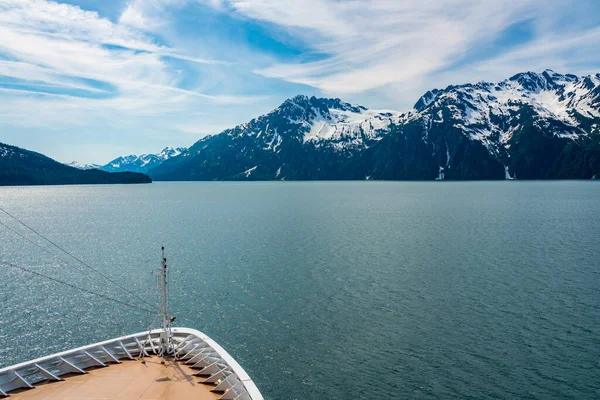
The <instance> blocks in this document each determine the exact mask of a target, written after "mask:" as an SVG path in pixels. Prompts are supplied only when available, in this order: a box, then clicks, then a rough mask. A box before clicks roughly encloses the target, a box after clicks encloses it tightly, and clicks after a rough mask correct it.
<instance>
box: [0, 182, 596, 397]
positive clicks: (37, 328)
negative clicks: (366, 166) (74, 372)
mask: <svg viewBox="0 0 600 400" xmlns="http://www.w3.org/2000/svg"><path fill="white" fill-rule="evenodd" d="M0 205H1V206H2V207H4V208H6V209H7V210H9V212H11V213H13V214H14V215H16V216H18V217H19V218H21V219H23V220H24V221H26V222H27V223H28V224H30V225H31V226H32V227H34V228H35V229H36V230H38V231H39V232H41V233H43V234H44V235H47V236H48V237H49V238H51V239H52V240H53V241H55V242H57V243H59V244H60V245H61V246H63V247H64V248H66V249H68V250H69V251H71V252H72V253H73V254H74V255H76V256H77V257H80V258H81V259H83V260H85V261H87V262H88V263H89V264H90V265H91V266H93V267H94V268H97V269H98V270H100V271H102V272H103V273H106V274H109V275H110V276H111V277H113V278H114V279H118V280H119V282H121V283H122V284H123V285H127V286H128V287H130V288H131V290H133V291H135V293H137V294H138V295H140V296H143V297H144V298H146V299H148V301H150V302H157V301H158V299H157V296H156V294H155V290H154V285H155V282H154V278H153V275H152V270H153V269H154V268H157V267H158V266H159V262H160V247H161V246H163V245H164V246H166V249H167V257H168V260H169V266H170V268H171V281H170V285H171V288H170V290H171V297H170V307H171V309H172V310H173V313H174V314H175V315H177V322H178V324H179V325H181V326H189V327H193V328H197V329H200V330H202V331H204V332H206V333H207V334H208V335H210V336H212V337H213V338H214V339H215V340H217V341H218V342H219V343H220V344H222V345H223V346H224V347H225V348H226V349H227V350H228V351H229V352H230V353H231V354H232V355H233V356H234V357H235V358H236V359H237V360H238V361H239V362H240V364H241V365H242V366H243V367H244V368H245V369H246V370H247V371H248V372H249V373H250V375H251V376H252V377H253V378H254V380H255V381H256V383H257V384H258V386H259V388H260V389H261V390H262V392H263V394H264V395H265V397H266V398H267V399H301V400H307V399H308V400H310V399H403V398H416V399H436V398H446V399H464V398H477V399H488V398H490V399H491V398H495V399H496V398H523V399H586V398H588V399H592V398H599V397H600V239H599V238H600V184H598V183H596V182H477V183H475V182H470V183H447V182H438V183H433V182H431V183H400V182H398V183H394V182H362V183H359V182H347V183H342V182H339V183H325V182H322V183H156V184H152V185H140V186H72V187H22V188H0ZM0 221H2V222H3V223H5V224H8V225H9V226H11V227H12V228H14V229H18V230H19V231H20V232H22V233H26V231H25V230H23V229H22V228H21V227H19V226H18V224H15V223H14V222H11V221H10V219H9V218H7V217H6V215H0ZM28 237H29V238H30V239H31V240H33V241H37V242H38V243H39V244H40V245H41V246H44V247H46V248H47V250H48V251H50V252H53V254H55V253H56V252H54V249H52V247H51V246H48V245H47V244H46V243H44V242H43V241H39V240H38V239H37V238H36V237H35V236H34V235H30V234H28ZM56 254H58V253H56ZM0 259H1V260H4V261H10V262H14V263H16V264H19V265H24V266H27V267H28V268H32V269H36V270H38V271H41V272H44V273H46V274H52V276H56V277H59V278H60V279H64V280H67V281H69V282H71V283H74V284H76V285H79V286H85V287H87V288H90V289H92V290H96V291H101V292H103V293H106V294H108V295H111V296H115V297H118V298H119V299H122V300H126V301H130V302H133V301H134V300H133V299H129V298H128V296H127V295H123V294H122V293H121V291H120V289H119V288H118V287H115V286H114V285H111V284H110V283H108V282H106V281H103V279H102V278H100V277H98V276H96V275H94V274H93V273H92V272H91V271H89V270H87V269H85V268H84V267H82V266H80V265H78V264H76V263H74V262H72V260H69V258H68V257H61V256H60V255H56V256H51V255H50V254H48V253H46V252H44V251H42V250H40V249H39V248H37V247H35V246H33V245H31V244H30V243H28V242H26V241H25V240H23V239H21V238H19V237H17V236H16V235H14V234H13V233H11V232H10V231H8V230H6V229H5V228H4V227H2V226H0ZM0 304H1V309H0V342H1V343H2V346H1V347H0V365H2V366H5V365H9V364H13V363H16V362H19V361H24V360H27V359H30V358H33V357H38V356H41V355H44V354H47V353H51V352H55V351H58V350H62V349H67V348H72V347H74V346H79V345H84V344H88V343H91V342H94V341H99V340H103V339H108V338H111V337H115V336H117V335H122V334H128V333H133V332H138V331H143V330H145V329H147V328H148V325H149V324H150V321H151V320H152V316H150V315H148V314H146V313H144V312H137V311H136V310H132V309H130V308H127V307H125V306H121V305H119V304H113V303H109V302H107V301H105V300H101V299H98V298H95V297H93V296H90V295H86V294H84V293H80V292H77V291H75V290H73V289H69V288H66V287H64V286H61V285H59V284H57V283H53V282H48V281H45V280H41V279H39V278H37V277H35V276H31V275H29V274H27V273H25V272H22V271H19V270H15V269H13V268H9V267H6V266H0Z"/></svg>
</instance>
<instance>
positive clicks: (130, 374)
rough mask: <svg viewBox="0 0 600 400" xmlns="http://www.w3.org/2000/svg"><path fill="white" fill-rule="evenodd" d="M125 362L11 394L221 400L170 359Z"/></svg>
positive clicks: (73, 399) (53, 399)
mask: <svg viewBox="0 0 600 400" xmlns="http://www.w3.org/2000/svg"><path fill="white" fill-rule="evenodd" d="M161 361H163V359H162V358H161V357H158V356H151V357H145V358H143V359H142V360H123V361H122V362H121V363H120V364H114V365H111V366H109V367H103V368H94V369H90V370H87V371H86V372H88V373H87V374H83V375H75V374H74V375H72V376H70V377H68V378H66V379H65V380H62V381H57V382H54V381H49V382H47V383H42V384H37V385H36V386H35V388H34V389H24V390H21V391H15V392H11V393H10V397H11V398H12V399H19V400H21V399H23V400H24V399H27V400H30V399H45V400H57V399H61V400H88V399H94V400H99V399H102V400H112V399H147V400H151V399H161V400H170V399H192V398H193V399H199V400H213V399H218V398H219V397H220V396H221V394H222V393H220V394H217V393H213V392H211V391H210V390H211V389H213V388H214V387H215V386H214V385H213V384H203V383H200V382H201V381H202V379H203V378H199V377H197V376H194V373H196V372H198V371H197V370H196V371H195V370H193V369H191V368H190V367H189V366H188V365H186V364H184V363H183V362H181V361H177V360H175V359H174V358H173V357H169V358H167V359H166V360H165V363H164V364H161Z"/></svg>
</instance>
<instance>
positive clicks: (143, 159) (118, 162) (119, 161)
mask: <svg viewBox="0 0 600 400" xmlns="http://www.w3.org/2000/svg"><path fill="white" fill-rule="evenodd" d="M186 150H187V149H186V148H185V147H176V148H173V147H165V148H164V149H162V151H160V152H159V153H156V154H142V155H140V156H137V155H135V154H132V155H129V156H123V157H118V158H115V159H114V160H112V161H111V162H109V163H108V164H106V165H98V164H85V163H79V162H77V161H72V162H70V163H68V164H67V165H69V166H72V167H75V168H79V169H100V170H102V171H106V172H141V173H146V172H148V171H149V170H151V169H152V168H155V167H157V166H159V165H160V164H162V163H163V162H164V161H166V160H168V159H169V158H172V157H176V156H178V155H180V154H181V153H183V152H185V151H186Z"/></svg>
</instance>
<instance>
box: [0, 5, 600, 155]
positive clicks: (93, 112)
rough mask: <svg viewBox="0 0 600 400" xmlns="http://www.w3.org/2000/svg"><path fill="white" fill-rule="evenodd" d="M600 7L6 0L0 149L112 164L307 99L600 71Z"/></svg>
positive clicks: (377, 100)
mask: <svg viewBox="0 0 600 400" xmlns="http://www.w3.org/2000/svg"><path fill="white" fill-rule="evenodd" d="M599 44H600V2H599V1H597V0H589V1H588V0H577V1H573V2H566V1H559V0H520V1H508V2H507V1H504V0H502V1H500V0H483V1H482V0H404V1H397V0H353V1H344V0H302V1H284V0H129V1H124V0H103V1H98V0H79V1H77V0H73V1H68V2H67V1H65V2H53V1H48V0H0V97H1V99H0V141H1V142H6V143H10V144H14V145H18V146H21V147H25V148H28V149H32V150H36V151H40V152H42V153H44V154H47V155H49V156H51V157H54V158H56V159H57V160H59V161H63V162H67V161H71V160H77V161H80V162H95V163H102V164H104V163H106V162H108V161H110V160H111V159H113V158H115V157H117V156H120V155H125V154H132V153H134V154H141V153H150V152H158V151H159V150H161V149H162V148H163V147H165V146H168V145H169V146H190V145H191V144H193V143H194V142H195V141H196V140H198V139H199V138H200V137H202V136H205V135H207V134H214V133H218V132H220V131H221V130H223V129H225V128H229V127H233V126H235V125H237V124H239V123H242V122H246V121H248V120H249V119H251V118H253V117H255V116H257V115H259V114H263V113H266V112H268V111H269V110H271V109H273V108H275V107H277V106H278V105H279V104H280V103H281V102H283V101H284V100H285V99H286V98H288V97H292V96H294V95H296V94H307V95H313V94H314V95H317V96H328V97H340V98H342V99H343V100H346V101H349V102H352V103H359V104H362V105H365V106H367V107H369V108H384V109H395V110H408V109H410V108H411V107H412V105H413V104H414V103H415V102H416V100H417V99H418V97H419V96H420V95H421V94H422V93H424V92H425V91H427V90H429V89H432V88H435V87H445V86H447V85H449V84H459V83H465V82H473V81H479V80H490V81H496V80H501V79H504V78H506V77H509V76H511V75H513V74H515V73H517V72H521V71H527V70H532V71H542V70H544V69H546V68H551V69H554V70H555V71H558V72H563V73H575V74H580V75H583V74H589V73H597V72H600V52H598V45H599Z"/></svg>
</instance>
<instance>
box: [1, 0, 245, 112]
mask: <svg viewBox="0 0 600 400" xmlns="http://www.w3.org/2000/svg"><path fill="white" fill-rule="evenodd" d="M111 46H112V47H111ZM0 53H2V54H4V55H6V56H8V57H9V58H10V59H11V60H10V61H0V75H2V76H4V77H9V78H15V79H18V80H21V81H25V82H30V83H31V86H32V87H33V88H34V89H35V87H36V85H38V84H41V85H43V86H42V87H44V86H46V87H47V86H48V85H53V86H58V87H63V88H65V89H80V90H85V91H88V92H92V93H98V92H102V91H105V92H107V91H108V90H110V93H112V94H113V97H111V98H108V99H106V98H101V99H90V98H86V99H79V100H77V102H76V104H75V105H76V106H77V107H82V106H84V107H87V106H88V103H89V105H90V106H92V105H93V106H94V107H96V108H97V109H98V110H102V109H106V110H110V109H118V110H122V111H123V110H128V111H130V112H136V113H139V114H142V115H147V114H155V113H167V112H170V111H172V110H173V107H174V105H176V104H185V103H190V102H191V101H192V100H193V101H197V100H198V99H202V100H204V101H209V102H215V103H219V104H224V103H240V102H241V103H245V102H248V101H250V100H251V98H249V97H243V96H242V97H236V96H223V95H207V94H204V93H200V92H197V91H194V90H189V89H183V88H180V87H179V86H178V83H179V79H180V78H179V75H178V71H176V70H173V69H172V68H169V67H168V65H167V64H166V62H165V57H169V58H180V59H185V60H188V61H193V62H196V63H202V64H214V63H219V61H214V60H204V59H200V58H195V57H189V56H186V55H180V54H179V52H178V51H177V50H176V49H172V48H169V47H166V46H162V45H159V44H157V43H155V42H154V41H153V40H152V39H150V38H149V37H147V36H145V35H144V34H142V33H140V32H139V31H136V30H132V29H130V28H129V27H126V26H123V25H119V24H114V23H112V22H111V21H109V20H107V19H104V18H101V17H100V16H99V15H98V14H97V13H95V12H90V11H84V10H81V9H80V8H79V7H75V6H70V5H66V4H59V3H55V2H50V1H45V0H4V1H3V2H2V3H1V4H0ZM98 87H100V88H102V87H110V89H106V90H104V89H98ZM107 94H108V92H107ZM59 105H60V106H61V107H67V106H68V105H69V106H70V103H68V102H60V103H59Z"/></svg>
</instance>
